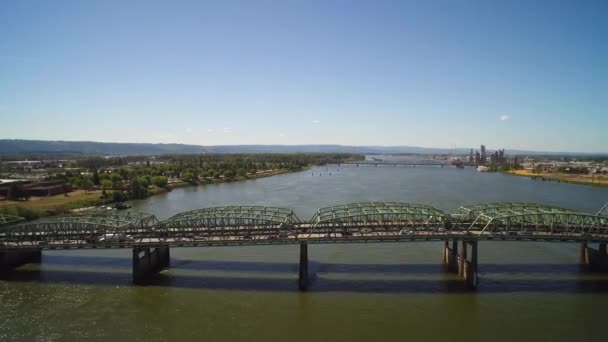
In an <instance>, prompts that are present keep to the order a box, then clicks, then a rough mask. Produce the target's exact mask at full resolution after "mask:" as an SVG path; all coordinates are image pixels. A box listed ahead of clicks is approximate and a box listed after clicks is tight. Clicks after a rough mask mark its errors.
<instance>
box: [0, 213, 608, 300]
mask: <svg viewBox="0 0 608 342" xmlns="http://www.w3.org/2000/svg"><path fill="white" fill-rule="evenodd" d="M607 211H608V204H607V205H606V206H604V207H603V208H602V209H601V210H600V211H599V212H598V213H597V214H590V213H585V212H581V211H578V210H571V209H564V208H559V207H555V206H550V205H544V204H537V203H519V202H500V203H483V204H477V205H471V206H465V207H461V208H460V209H459V210H458V211H457V212H456V213H453V214H448V213H445V212H443V211H442V210H440V209H438V208H436V207H433V206H429V205H424V204H414V203H404V202H361V203H350V204H344V205H338V206H332V207H327V208H321V209H319V210H318V211H317V212H316V213H315V215H314V216H313V217H312V218H311V219H310V220H309V221H306V222H304V221H301V220H300V219H298V217H297V216H296V215H295V213H294V212H293V211H292V210H290V209H286V208H275V207H263V206H224V207H215V208H204V209H199V210H193V211H188V212H184V213H180V214H177V215H175V216H173V217H171V218H169V219H167V220H165V221H160V222H159V221H158V220H157V219H156V218H155V217H154V216H153V215H149V214H143V213H137V212H132V211H115V210H99V209H98V210H90V211H85V212H81V213H78V214H71V215H67V216H58V217H52V218H46V219H41V220H37V221H31V222H21V219H20V218H16V217H9V216H0V224H2V227H0V267H1V268H3V269H4V270H10V269H12V268H14V267H16V266H19V265H21V264H24V263H31V262H40V260H41V251H42V250H43V249H50V250H54V249H64V250H69V249H82V248H131V249H132V250H133V260H132V261H133V281H134V282H135V283H144V282H146V281H147V280H148V279H149V278H150V277H151V276H153V275H154V274H156V273H158V271H160V270H161V269H163V268H167V267H169V266H170V251H169V249H170V248H171V247H213V246H241V245H277V244H280V245H286V244H296V245H299V247H300V263H299V265H300V268H299V288H300V289H301V290H306V289H307V288H308V285H309V276H308V245H309V244H321V243H323V244H326V243H382V242H418V241H443V242H444V244H443V261H444V263H445V264H446V266H447V267H446V268H447V270H448V271H452V272H457V273H458V274H459V275H460V276H461V277H462V279H463V280H464V282H465V283H466V284H467V285H468V286H469V287H470V288H472V289H474V288H476V286H477V282H478V277H477V267H478V254H479V253H478V248H477V247H478V244H479V243H480V242H482V241H486V240H494V241H551V242H577V243H580V245H581V254H580V259H581V263H582V264H584V265H586V266H585V267H586V268H587V269H589V270H592V271H608V254H607V252H606V243H608V215H606V214H607ZM459 244H460V248H459ZM592 244H597V248H592V247H591V245H592Z"/></svg>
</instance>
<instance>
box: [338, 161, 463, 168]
mask: <svg viewBox="0 0 608 342" xmlns="http://www.w3.org/2000/svg"><path fill="white" fill-rule="evenodd" d="M336 165H338V166H342V165H354V166H356V167H359V166H376V167H377V166H378V165H384V166H394V167H397V166H409V167H417V166H435V167H444V166H453V167H455V166H456V165H454V164H449V163H446V162H430V161H421V162H411V163H407V162H403V161H395V162H390V161H358V162H344V163H340V164H336Z"/></svg>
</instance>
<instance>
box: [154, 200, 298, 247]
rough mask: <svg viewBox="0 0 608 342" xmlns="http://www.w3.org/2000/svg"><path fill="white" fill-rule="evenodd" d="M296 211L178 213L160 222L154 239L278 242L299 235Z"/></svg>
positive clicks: (258, 208)
mask: <svg viewBox="0 0 608 342" xmlns="http://www.w3.org/2000/svg"><path fill="white" fill-rule="evenodd" d="M298 223H300V220H299V219H298V217H297V216H296V215H295V213H294V212H293V210H291V209H285V208H276V207H264V206H224V207H214V208H205V209H198V210H193V211H188V212H184V213H180V214H177V215H175V216H173V217H171V218H169V219H167V220H165V221H162V222H160V223H159V224H158V225H157V226H156V227H155V230H154V232H152V234H151V235H150V236H149V238H151V239H160V240H166V239H173V240H188V241H209V240H218V239H220V240H222V239H232V240H234V239H237V240H241V239H242V240H249V239H264V240H265V239H277V238H279V237H287V236H289V235H294V234H296V229H297V228H296V226H295V225H296V224H298Z"/></svg>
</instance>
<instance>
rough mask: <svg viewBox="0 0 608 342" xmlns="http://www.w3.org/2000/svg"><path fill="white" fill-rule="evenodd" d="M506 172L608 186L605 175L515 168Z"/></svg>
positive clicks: (546, 179) (515, 174) (548, 179)
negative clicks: (538, 171)
mask: <svg viewBox="0 0 608 342" xmlns="http://www.w3.org/2000/svg"><path fill="white" fill-rule="evenodd" d="M506 173H508V174H511V175H514V176H522V177H530V178H533V179H538V180H545V181H555V182H564V183H573V184H584V185H592V186H608V176H604V175H595V177H592V176H591V175H581V174H570V173H557V172H540V173H534V172H532V171H531V170H513V171H507V172H506Z"/></svg>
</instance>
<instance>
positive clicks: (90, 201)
mask: <svg viewBox="0 0 608 342" xmlns="http://www.w3.org/2000/svg"><path fill="white" fill-rule="evenodd" d="M314 166H315V165H308V166H306V167H303V168H300V169H297V170H288V169H279V170H273V171H272V172H264V173H259V174H255V175H249V176H247V177H234V178H230V179H212V180H203V181H200V182H197V183H196V184H192V183H188V182H177V183H173V184H168V185H167V188H153V189H150V190H149V194H148V196H146V197H145V198H141V199H128V200H127V201H126V202H129V201H132V200H145V199H148V198H150V197H152V196H156V195H160V194H164V193H167V192H170V191H173V190H174V189H179V188H185V187H195V186H204V185H210V184H221V183H236V182H242V181H247V180H254V179H258V178H268V177H273V176H278V175H282V174H287V173H294V172H301V171H306V170H308V169H310V168H312V167H314ZM111 191H114V190H108V191H107V192H108V193H109V192H111ZM101 193H102V191H101V190H92V191H88V192H84V191H83V190H76V191H73V192H71V193H70V195H69V196H65V194H62V195H56V196H50V197H36V198H33V199H30V200H28V201H6V202H3V203H0V213H4V214H8V215H14V216H20V217H24V218H25V219H26V220H27V221H31V220H35V219H38V218H44V217H52V216H57V215H62V214H66V213H69V212H73V211H77V210H82V209H83V208H89V207H99V206H109V205H112V204H114V203H116V202H114V201H112V200H104V199H101V198H100V196H101Z"/></svg>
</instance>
